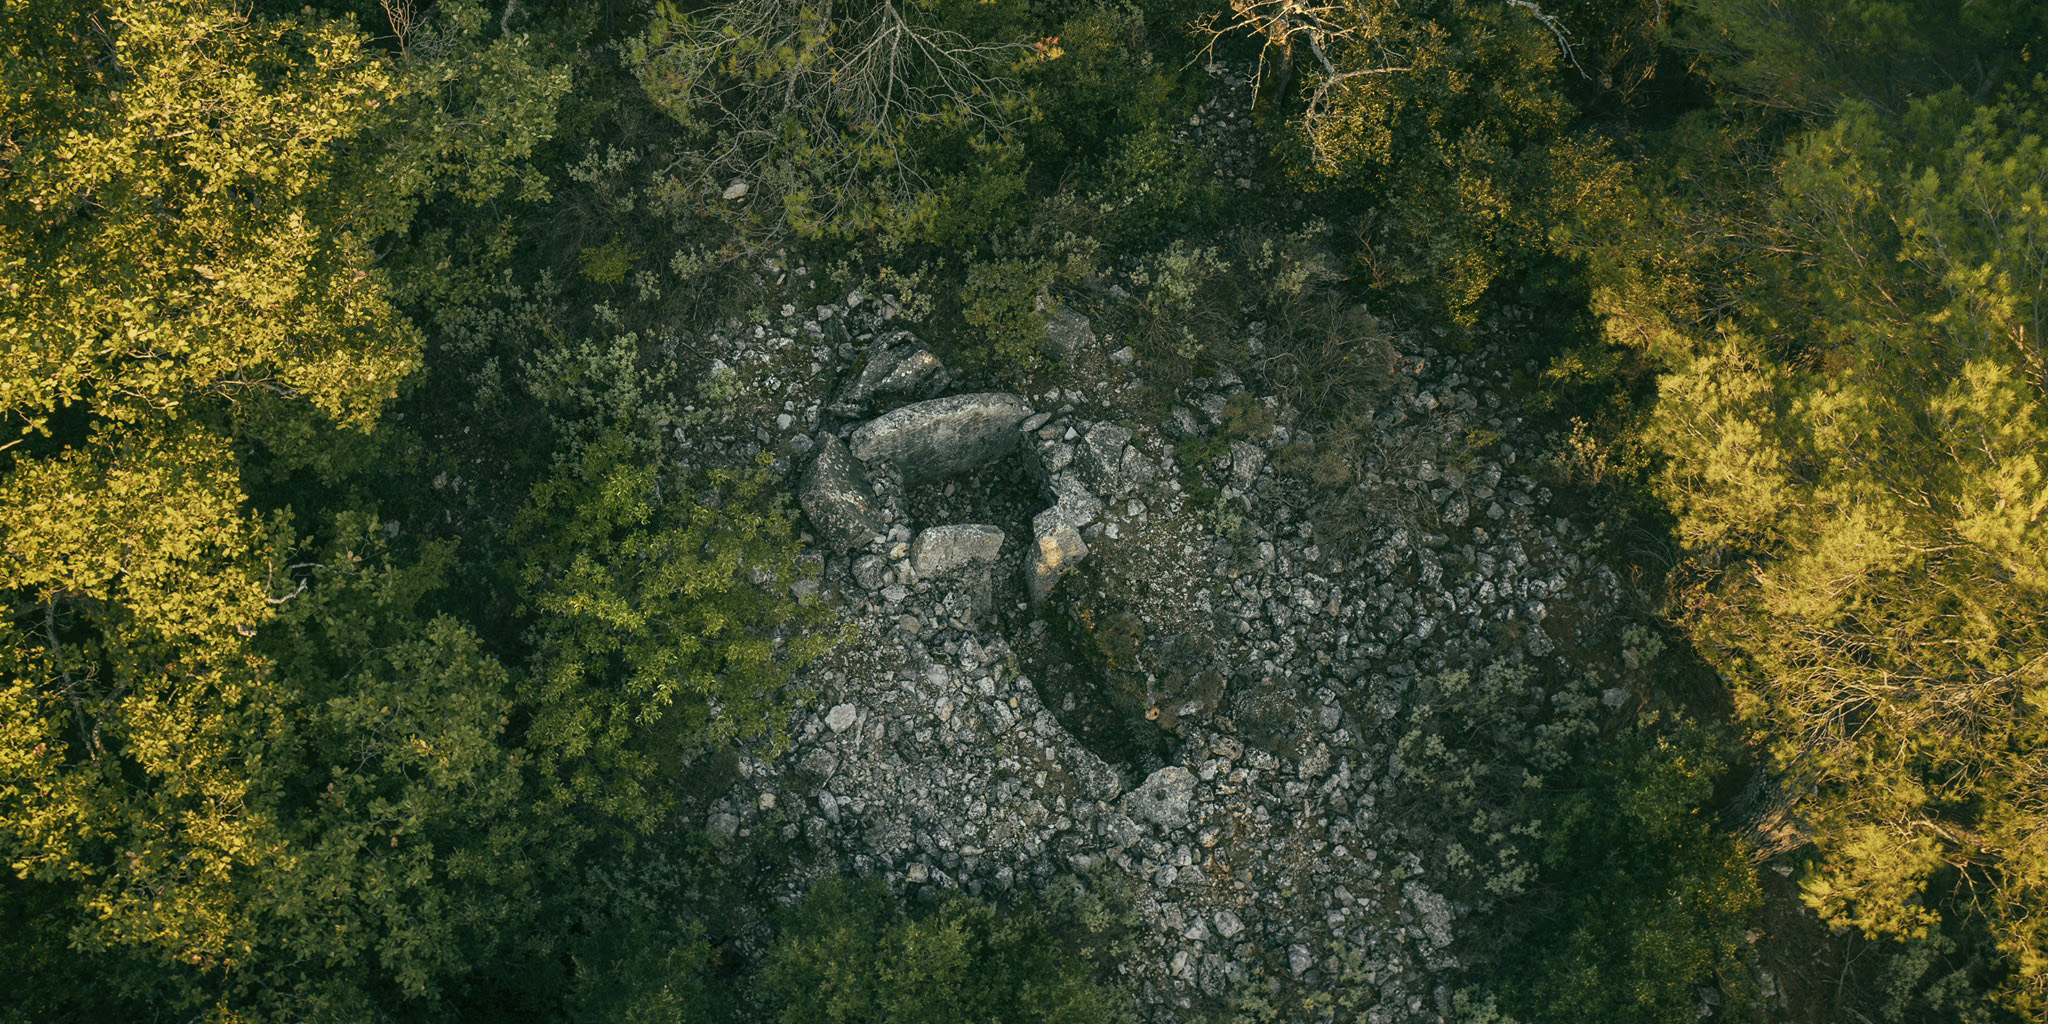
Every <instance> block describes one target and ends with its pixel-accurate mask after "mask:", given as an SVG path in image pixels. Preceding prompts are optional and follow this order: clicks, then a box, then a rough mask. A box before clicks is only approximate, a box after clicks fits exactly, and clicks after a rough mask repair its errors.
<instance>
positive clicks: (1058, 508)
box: [1031, 473, 1102, 536]
mask: <svg viewBox="0 0 2048 1024" xmlns="http://www.w3.org/2000/svg"><path fill="white" fill-rule="evenodd" d="M1052 494H1053V503H1052V507H1050V508H1048V509H1046V510H1045V511H1043V512H1040V513H1038V514H1037V515H1035V516H1033V517H1032V518H1031V529H1032V532H1033V533H1035V534H1038V535H1040V536H1043V535H1044V534H1046V533H1047V532H1049V531H1051V530H1052V528H1053V527H1054V526H1057V525H1060V524H1062V523H1064V524H1065V525H1067V526H1071V527H1073V528H1074V529H1076V530H1085V529H1087V528H1088V527H1089V526H1090V525H1091V524H1093V523H1094V522H1095V521H1096V520H1097V519H1100V518H1101V517H1102V499H1101V498H1098V497H1096V496H1095V492H1093V491H1090V490H1089V489H1088V487H1087V485H1085V484H1083V483H1082V482H1081V478H1080V477H1077V476H1075V475H1074V474H1072V473H1056V474H1054V475H1053V478H1052Z"/></svg>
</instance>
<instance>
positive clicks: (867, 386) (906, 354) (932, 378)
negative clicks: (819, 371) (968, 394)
mask: <svg viewBox="0 0 2048 1024" xmlns="http://www.w3.org/2000/svg"><path fill="white" fill-rule="evenodd" d="M945 378H946V368H945V366H944V364H942V363H940V362H939V357H937V356H935V355H932V353H931V350H930V349H928V348H925V347H924V346H922V345H919V344H917V341H916V339H914V338H910V337H909V336H908V335H903V336H901V337H900V338H899V339H898V340H897V342H896V343H895V344H893V345H879V344H878V345H877V346H876V347H875V349H874V351H873V352H871V353H870V354H869V356H868V363H867V365H866V366H865V367H863V368H862V369H861V372H860V373H859V375H857V376H855V377H854V378H853V379H852V380H850V381H848V382H847V383H846V386H845V387H843V388H841V389H840V390H839V394H837V395H835V396H834V397H833V399H832V405H831V409H832V411H833V412H834V413H836V414H838V415H840V416H860V415H864V414H865V413H866V412H867V411H868V409H869V408H870V407H871V406H872V405H873V404H874V403H875V402H876V401H877V400H878V399H883V398H889V397H899V398H900V397H919V396H923V395H928V394H931V393H932V391H933V390H934V389H936V388H938V387H939V386H941V385H942V384H943V382H944V381H945Z"/></svg>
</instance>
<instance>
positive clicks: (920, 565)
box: [910, 524, 1003, 579]
mask: <svg viewBox="0 0 2048 1024" xmlns="http://www.w3.org/2000/svg"><path fill="white" fill-rule="evenodd" d="M1002 550H1003V531H1001V530H999V529H996V528H995V527H993V526H983V525H979V524H964V525H953V526H934V527H932V528H930V529H927V530H923V531H920V532H919V533H918V535H917V539H916V540H914V541H912V542H911V543H910V567H911V568H912V569H914V570H916V571H917V575H918V578H919V579H930V578H932V577H935V576H944V575H946V574H948V573H952V572H956V571H958V570H960V569H962V568H965V567H967V566H971V565H986V564H988V563H991V562H994V561H995V560H996V559H997V557H998V556H1000V555H1001V553H1002Z"/></svg>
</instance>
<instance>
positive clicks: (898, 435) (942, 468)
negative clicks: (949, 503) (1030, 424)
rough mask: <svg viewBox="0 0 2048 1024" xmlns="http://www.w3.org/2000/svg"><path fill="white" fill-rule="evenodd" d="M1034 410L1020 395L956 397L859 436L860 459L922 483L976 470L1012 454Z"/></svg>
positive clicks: (918, 407) (909, 409) (889, 419)
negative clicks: (1025, 421) (893, 470)
mask: <svg viewBox="0 0 2048 1024" xmlns="http://www.w3.org/2000/svg"><path fill="white" fill-rule="evenodd" d="M1030 415H1031V407H1030V406H1028V405H1026V404H1025V403H1024V399H1023V398H1022V397H1020V396H1017V395H1010V394H1000V393H994V392H984V393H981V394H972V395H952V396H949V397H946V398H935V399H932V400H931V401H928V402H918V403H916V404H913V405H906V406H904V407H902V408H900V409H893V410H891V411H889V412H886V413H883V414H882V415H880V416H877V417H875V418H874V419H872V420H869V421H868V422H866V423H863V424H861V425H860V427H859V428H858V429H856V430H855V431H854V432H853V440H852V445H851V450H852V452H853V455H854V457H855V458H857V459H859V460H861V461H862V462H865V463H867V464H868V465H870V466H878V465H887V466H889V467H891V468H893V469H895V470H896V472H897V473H899V474H901V475H902V477H903V479H904V481H905V482H908V483H916V482H919V481H923V480H933V479H937V478H939V477H945V476H952V475H954V474H956V473H965V472H968V471H970V470H973V469H976V468H978V467H980V466H982V465H984V464H986V463H988V462H991V461H993V460H995V459H1000V458H1002V457H1003V456H1005V455H1008V454H1010V452H1012V451H1014V450H1015V449H1016V447H1017V444H1018V442H1019V440H1020V439H1021V438H1022V436H1023V434H1022V432H1020V431H1019V430H1018V429H1017V425H1018V424H1019V423H1022V422H1023V421H1024V419H1025V417H1027V416H1030Z"/></svg>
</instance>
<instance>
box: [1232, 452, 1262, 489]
mask: <svg viewBox="0 0 2048 1024" xmlns="http://www.w3.org/2000/svg"><path fill="white" fill-rule="evenodd" d="M1264 468H1266V450H1265V449H1263V448H1260V447H1259V446H1258V445H1255V444H1252V443H1251V442H1249V441H1232V442H1230V482H1231V483H1234V484H1236V485H1237V489H1238V490H1240V491H1248V490H1251V487H1252V483H1253V482H1254V481H1256V480H1258V478H1259V470H1261V469H1264Z"/></svg>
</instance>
